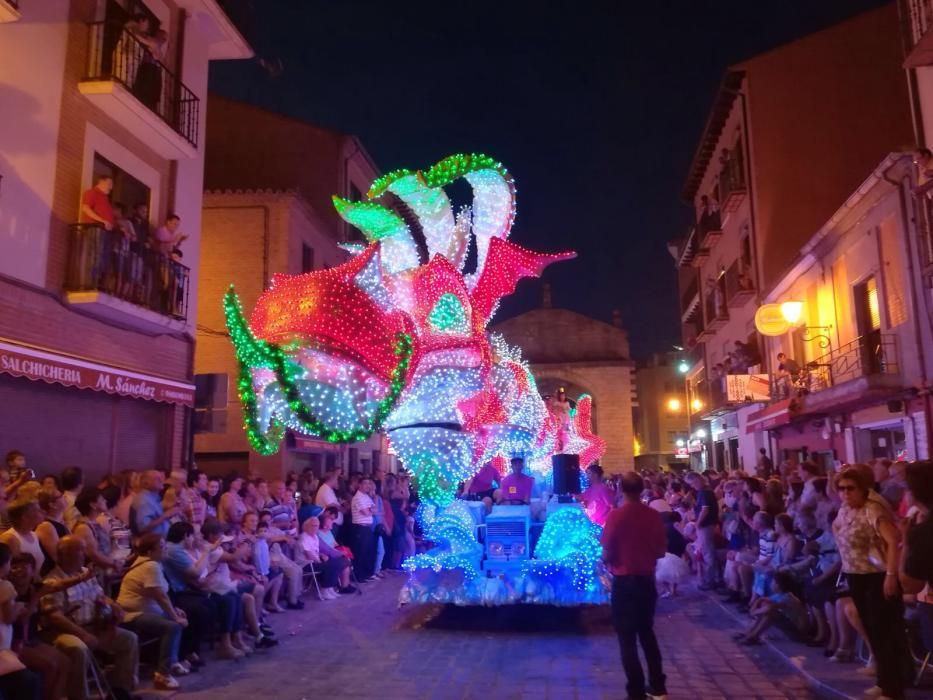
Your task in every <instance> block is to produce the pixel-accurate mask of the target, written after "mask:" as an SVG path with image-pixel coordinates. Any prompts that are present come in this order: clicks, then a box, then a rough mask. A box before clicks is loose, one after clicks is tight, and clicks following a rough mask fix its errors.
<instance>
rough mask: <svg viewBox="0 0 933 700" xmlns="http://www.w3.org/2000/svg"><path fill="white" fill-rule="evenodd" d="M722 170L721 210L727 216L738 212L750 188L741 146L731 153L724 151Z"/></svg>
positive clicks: (720, 181) (720, 178)
mask: <svg viewBox="0 0 933 700" xmlns="http://www.w3.org/2000/svg"><path fill="white" fill-rule="evenodd" d="M720 162H721V163H722V170H721V171H720V173H719V196H720V198H721V200H722V201H721V203H720V207H721V210H722V211H723V212H725V213H727V214H729V213H732V212H734V211H736V210H737V209H738V208H739V206H740V205H741V204H742V200H744V199H745V195H746V193H747V191H748V188H747V186H746V183H745V158H744V157H743V155H742V147H741V145H739V146H736V147H735V148H734V149H732V150H731V151H729V150H724V151H723V155H722V158H721V159H720Z"/></svg>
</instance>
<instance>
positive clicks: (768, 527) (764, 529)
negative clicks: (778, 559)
mask: <svg viewBox="0 0 933 700" xmlns="http://www.w3.org/2000/svg"><path fill="white" fill-rule="evenodd" d="M752 530H754V531H755V533H756V534H757V535H758V556H757V557H756V558H755V562H754V563H753V564H744V563H743V564H740V565H739V575H740V576H741V577H742V585H743V589H746V585H747V590H749V591H750V597H749V600H748V602H747V603H745V604H742V605H740V606H739V610H741V611H742V612H748V610H749V609H750V607H751V605H752V604H753V603H754V602H755V600H757V599H758V598H760V597H761V596H763V595H765V594H766V593H767V590H765V587H764V584H765V582H766V580H767V578H766V576H765V573H766V571H767V567H768V566H770V564H771V560H772V559H773V558H774V549H775V543H776V542H777V535H776V534H775V532H774V518H772V517H771V515H770V514H768V513H763V512H758V513H755V516H754V518H752ZM756 584H757V585H756Z"/></svg>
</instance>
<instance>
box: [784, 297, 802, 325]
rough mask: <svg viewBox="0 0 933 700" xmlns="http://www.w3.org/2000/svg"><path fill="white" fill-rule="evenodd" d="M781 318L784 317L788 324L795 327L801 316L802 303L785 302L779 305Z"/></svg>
mask: <svg viewBox="0 0 933 700" xmlns="http://www.w3.org/2000/svg"><path fill="white" fill-rule="evenodd" d="M781 316H783V317H784V320H785V321H787V322H788V323H789V324H791V325H792V326H793V325H796V324H797V323H798V322H799V321H800V317H801V316H803V302H802V301H785V302H783V303H782V304H781Z"/></svg>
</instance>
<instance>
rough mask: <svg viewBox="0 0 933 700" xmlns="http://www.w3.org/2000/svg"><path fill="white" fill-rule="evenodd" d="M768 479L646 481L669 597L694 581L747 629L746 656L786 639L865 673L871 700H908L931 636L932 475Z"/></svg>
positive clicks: (777, 475)
mask: <svg viewBox="0 0 933 700" xmlns="http://www.w3.org/2000/svg"><path fill="white" fill-rule="evenodd" d="M758 466H759V467H760V469H759V473H756V474H755V475H748V474H746V473H744V472H742V471H734V472H728V473H713V472H706V473H704V474H700V473H697V472H688V473H686V474H684V475H679V474H675V473H672V472H661V471H653V472H652V471H649V472H648V473H645V474H644V476H645V483H646V490H645V493H644V495H643V501H644V502H645V503H647V504H648V505H649V506H650V507H652V508H654V509H655V510H658V511H660V512H661V515H662V519H663V520H664V522H665V525H666V527H667V535H668V546H667V554H666V556H665V557H664V558H663V559H661V560H660V561H659V564H658V567H657V573H656V578H657V582H658V587H659V589H660V590H661V595H662V596H664V597H669V596H674V595H677V587H678V585H680V584H684V583H687V582H689V581H691V580H692V579H695V580H696V583H697V584H698V586H699V588H700V589H701V590H704V591H710V592H711V594H712V593H713V592H717V593H719V594H720V595H721V596H722V598H723V600H724V601H725V602H726V603H727V604H732V605H735V606H736V607H737V609H738V611H740V612H741V613H743V614H745V615H747V616H748V624H747V627H746V629H744V630H743V631H741V632H739V633H738V634H736V636H735V638H736V640H737V641H738V642H739V643H740V644H743V645H757V644H760V643H761V638H762V634H763V633H764V632H765V631H766V630H768V629H769V628H772V627H774V628H779V629H780V630H782V631H783V633H784V634H786V635H788V636H790V637H791V639H793V640H795V641H799V642H800V643H801V644H806V645H808V646H811V647H816V648H822V649H823V653H824V654H825V656H826V657H827V658H828V659H829V660H830V661H832V662H833V663H839V664H857V663H859V664H860V667H858V668H857V669H855V670H856V672H857V673H861V674H864V675H866V676H867V677H874V678H875V679H876V685H875V686H874V687H872V688H870V689H869V690H868V691H867V692H868V694H869V695H871V696H874V697H882V698H893V699H895V700H898V699H900V698H903V697H904V692H905V688H906V687H908V686H909V685H911V684H912V683H913V682H914V676H915V674H916V662H917V660H921V659H923V658H924V657H925V656H926V654H927V653H928V652H929V651H930V649H929V648H928V645H929V641H927V642H924V641H923V639H922V635H921V633H920V629H921V627H922V626H923V625H926V629H928V630H929V629H933V589H931V585H933V584H931V581H933V519H931V518H930V517H929V513H930V509H931V508H933V462H916V463H912V464H907V463H905V462H894V463H892V462H891V461H889V460H886V459H879V460H875V461H874V462H873V463H872V464H871V465H868V464H851V465H838V466H836V467H835V468H834V469H832V470H824V469H823V468H821V467H820V466H818V465H817V464H815V463H813V462H809V461H805V462H800V463H798V462H797V461H795V460H793V461H792V460H788V461H785V462H784V463H783V464H782V465H781V466H780V468H779V469H778V470H776V471H774V472H773V473H771V472H772V469H771V461H770V459H768V458H767V457H764V456H763V458H762V459H761V460H759V465H758Z"/></svg>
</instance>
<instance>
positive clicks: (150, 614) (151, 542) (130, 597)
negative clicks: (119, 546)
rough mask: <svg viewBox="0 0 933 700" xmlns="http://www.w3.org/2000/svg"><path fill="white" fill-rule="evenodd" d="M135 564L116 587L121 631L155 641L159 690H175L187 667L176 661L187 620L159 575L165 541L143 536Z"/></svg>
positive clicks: (138, 544)
mask: <svg viewBox="0 0 933 700" xmlns="http://www.w3.org/2000/svg"><path fill="white" fill-rule="evenodd" d="M136 553H137V555H138V556H137V557H136V560H135V561H134V562H133V565H132V566H130V568H129V569H127V570H126V573H125V574H124V575H123V581H122V583H121V584H120V595H119V597H118V598H117V604H118V605H119V606H120V607H121V608H122V609H123V610H124V611H125V616H124V618H123V621H122V625H123V627H125V628H126V629H129V630H131V631H133V632H135V633H136V634H137V635H138V636H142V637H158V638H159V640H160V641H159V662H158V666H157V670H156V672H155V675H154V677H153V678H154V683H155V687H156V688H157V689H159V690H175V689H176V688H178V687H179V685H178V681H177V680H175V676H184V675H187V674H188V673H190V672H191V667H190V665H188V664H187V663H185V662H183V661H179V658H178V654H179V650H180V647H181V632H182V629H183V628H184V627H186V626H187V625H188V618H187V617H186V616H185V613H184V611H183V610H181V608H176V607H175V606H174V605H172V601H171V600H170V599H169V597H168V582H167V581H166V580H165V575H164V574H163V573H162V557H163V555H164V554H165V540H164V539H163V538H162V535H159V534H156V533H154V532H150V533H147V534H145V535H143V536H142V537H140V538H139V541H138V542H137V543H136Z"/></svg>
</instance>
